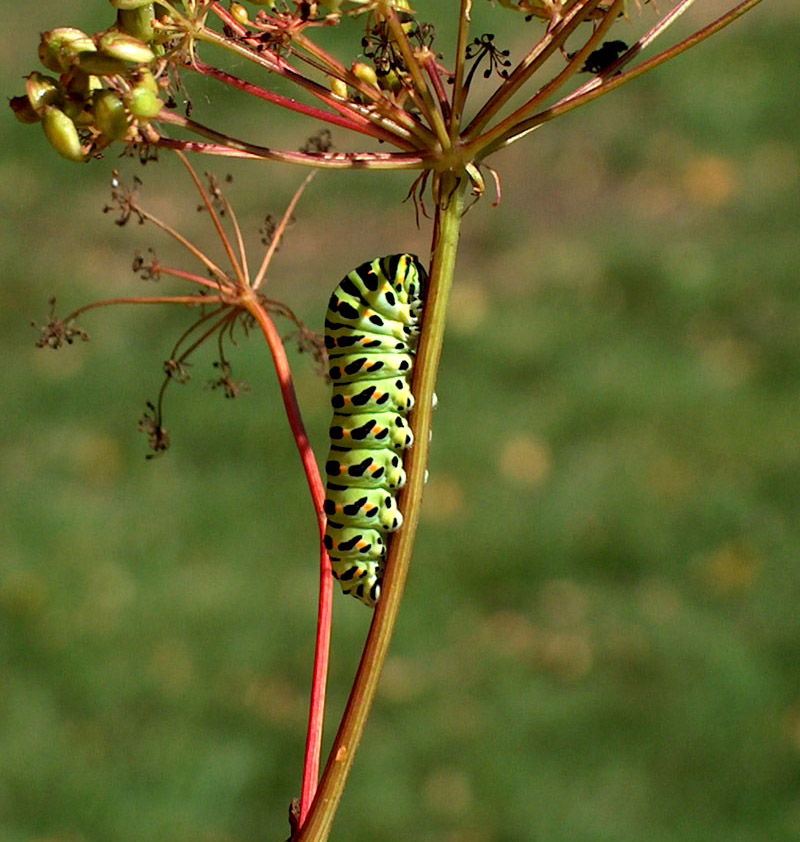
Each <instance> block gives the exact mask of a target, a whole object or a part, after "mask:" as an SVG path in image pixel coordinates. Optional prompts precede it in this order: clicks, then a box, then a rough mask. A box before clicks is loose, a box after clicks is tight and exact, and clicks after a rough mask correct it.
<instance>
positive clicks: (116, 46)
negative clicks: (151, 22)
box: [96, 29, 155, 64]
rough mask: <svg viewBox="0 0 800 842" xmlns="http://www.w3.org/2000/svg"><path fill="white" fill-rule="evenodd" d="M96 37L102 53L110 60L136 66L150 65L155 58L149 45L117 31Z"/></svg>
mask: <svg viewBox="0 0 800 842" xmlns="http://www.w3.org/2000/svg"><path fill="white" fill-rule="evenodd" d="M96 37H97V46H98V48H99V50H100V52H101V53H102V55H104V56H108V57H109V58H113V59H119V60H120V61H130V62H133V63H134V64H149V63H150V62H151V61H153V59H154V58H155V56H154V55H153V51H152V50H151V49H150V47H148V46H147V44H145V43H143V42H142V41H140V40H139V39H138V38H134V37H133V36H132V35H127V34H126V33H124V32H119V31H117V30H116V29H109V30H108V31H107V32H103V33H101V34H100V35H98V36H96Z"/></svg>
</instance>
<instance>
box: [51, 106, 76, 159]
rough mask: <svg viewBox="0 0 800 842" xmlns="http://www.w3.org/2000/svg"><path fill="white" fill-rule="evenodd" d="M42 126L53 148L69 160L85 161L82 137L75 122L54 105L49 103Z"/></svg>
mask: <svg viewBox="0 0 800 842" xmlns="http://www.w3.org/2000/svg"><path fill="white" fill-rule="evenodd" d="M42 128H43V129H44V133H45V136H46V137H47V139H48V140H49V141H50V145H51V146H52V147H53V149H55V150H56V152H58V154H59V155H61V157H62V158H66V159H67V160H68V161H76V162H77V161H85V160H86V158H85V156H84V153H83V149H82V148H81V139H80V137H79V136H78V130H77V128H76V127H75V123H73V122H72V120H70V119H69V117H67V115H66V114H65V113H64V112H63V111H62V110H61V109H60V108H56V107H55V106H54V105H48V106H46V107H45V109H44V114H43V115H42Z"/></svg>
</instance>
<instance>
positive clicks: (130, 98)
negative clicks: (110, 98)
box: [125, 85, 164, 120]
mask: <svg viewBox="0 0 800 842" xmlns="http://www.w3.org/2000/svg"><path fill="white" fill-rule="evenodd" d="M125 104H126V105H127V106H128V109H129V111H130V112H131V114H133V116H134V117H136V118H137V119H139V120H152V119H153V117H157V116H158V112H159V111H161V109H162V108H163V107H164V103H163V102H162V101H161V100H160V99H159V98H158V97H157V96H156V95H155V94H154V93H153V92H152V91H151V90H150V88H148V87H147V86H146V85H137V86H136V87H135V88H134V89H133V90H131V91H129V92H128V93H127V94H125Z"/></svg>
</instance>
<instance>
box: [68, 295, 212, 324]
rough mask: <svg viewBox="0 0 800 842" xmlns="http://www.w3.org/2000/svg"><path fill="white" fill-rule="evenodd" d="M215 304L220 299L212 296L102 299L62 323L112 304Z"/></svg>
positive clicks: (197, 305)
mask: <svg viewBox="0 0 800 842" xmlns="http://www.w3.org/2000/svg"><path fill="white" fill-rule="evenodd" d="M215 302H219V303H222V299H221V298H218V297H217V296H213V295H148V296H142V297H138V296H136V297H134V296H131V297H130V298H127V297H126V298H104V299H102V300H101V301H92V302H91V304H84V305H83V307H78V309H77V310H73V311H72V312H71V313H70V314H69V315H68V316H65V317H64V321H69V320H71V319H76V318H77V317H78V316H80V315H82V314H83V313H86V312H88V311H89V310H94V309H96V308H97V307H109V306H111V305H112V304H184V305H186V306H187V307H202V306H204V305H205V306H207V305H209V304H214V303H215Z"/></svg>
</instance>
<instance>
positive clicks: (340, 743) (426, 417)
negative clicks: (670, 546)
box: [294, 171, 468, 842]
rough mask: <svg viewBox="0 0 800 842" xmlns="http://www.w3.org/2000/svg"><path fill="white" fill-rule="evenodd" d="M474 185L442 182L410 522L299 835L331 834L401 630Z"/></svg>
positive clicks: (418, 366)
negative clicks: (467, 202) (467, 201)
mask: <svg viewBox="0 0 800 842" xmlns="http://www.w3.org/2000/svg"><path fill="white" fill-rule="evenodd" d="M467 184H468V179H467V177H466V175H465V174H463V173H460V174H456V173H453V172H450V171H448V172H446V173H444V174H443V175H442V177H441V179H440V182H439V189H438V196H437V205H436V228H435V232H436V240H435V243H434V250H433V260H432V267H431V280H430V287H429V289H428V299H427V302H426V305H425V315H424V317H423V323H422V335H421V337H420V345H419V350H418V353H417V359H416V363H415V375H414V392H415V395H416V403H415V406H416V409H415V410H414V413H413V416H412V419H411V426H412V429H413V431H414V437H415V442H416V443H415V445H414V447H413V448H412V449H411V451H410V453H409V459H408V482H407V484H406V488H405V489H404V491H403V492H402V494H401V496H400V501H399V502H400V507H401V509H402V511H403V518H404V519H403V528H402V529H401V530H400V531H399V532H398V533H397V534H396V535H395V536H394V538H393V539H392V543H391V545H390V549H389V557H388V559H387V561H386V573H385V576H384V580H383V588H382V592H381V598H380V601H379V602H378V607H377V608H376V609H375V616H374V617H373V619H372V625H371V626H370V629H369V634H368V636H367V641H366V644H365V646H364V651H363V653H362V655H361V661H360V663H359V665H358V672H357V673H356V678H355V681H354V683H353V689H352V690H351V693H350V698H349V700H348V702H347V707H346V709H345V712H344V716H343V717H342V721H341V724H340V726H339V731H338V732H337V734H336V737H335V739H334V742H333V746H332V747H331V752H330V754H329V756H328V762H327V764H326V766H325V771H324V773H323V775H322V780H321V781H320V785H319V789H318V790H317V796H316V798H315V799H314V803H313V804H312V806H311V810H310V811H309V813H308V816H307V818H306V821H305V823H304V824H303V826H302V827H301V828H300V830H299V832H298V833H297V835H296V836H295V837H294V842H324V840H326V839H327V838H328V835H329V833H330V830H331V826H332V824H333V819H334V815H335V813H336V809H337V807H338V805H339V800H340V799H341V796H342V792H343V791H344V786H345V782H346V780H347V775H348V773H349V772H350V768H351V766H352V764H353V758H354V757H355V753H356V750H357V748H358V744H359V742H360V740H361V736H362V735H363V733H364V726H365V725H366V721H367V716H368V715H369V712H370V709H371V707H372V703H373V700H374V698H375V692H376V689H377V686H378V679H379V678H380V674H381V671H382V669H383V664H384V662H385V660H386V655H387V652H388V650H389V643H390V641H391V639H392V634H393V632H394V626H395V622H396V620H397V614H398V610H399V607H400V600H401V597H402V594H403V586H404V585H405V580H406V574H407V572H408V565H409V562H410V560H411V550H412V547H413V544H414V536H415V533H416V529H417V524H418V522H419V512H420V506H421V502H422V488H423V483H424V475H425V464H426V462H427V459H428V449H429V441H428V439H429V432H430V428H431V413H432V409H433V407H432V402H433V390H434V384H435V382H436V372H437V369H438V365H439V358H440V356H441V351H442V341H443V339H444V326H445V315H446V311H447V302H448V298H449V293H450V288H451V285H452V282H453V274H454V271H455V259H456V248H457V245H458V237H459V232H460V230H461V218H462V214H463V208H464V194H465V190H466V186H467Z"/></svg>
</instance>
